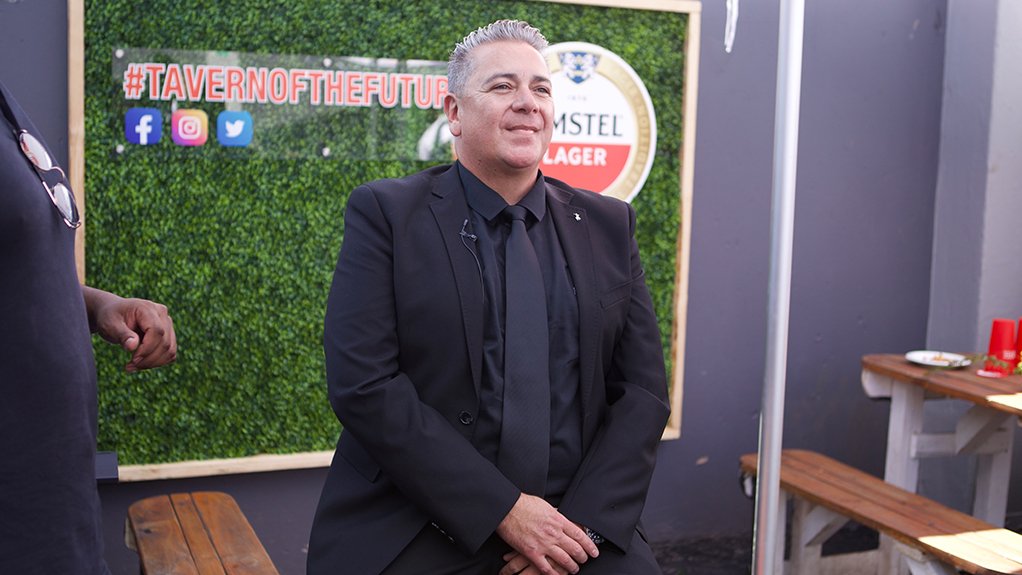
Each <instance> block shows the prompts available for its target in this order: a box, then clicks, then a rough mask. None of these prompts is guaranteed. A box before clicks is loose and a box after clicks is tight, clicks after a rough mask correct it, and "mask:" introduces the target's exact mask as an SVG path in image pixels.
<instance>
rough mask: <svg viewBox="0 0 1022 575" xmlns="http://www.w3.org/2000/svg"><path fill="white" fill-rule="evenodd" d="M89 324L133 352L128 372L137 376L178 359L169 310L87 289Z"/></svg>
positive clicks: (85, 290)
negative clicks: (141, 372) (139, 372)
mask: <svg viewBox="0 0 1022 575" xmlns="http://www.w3.org/2000/svg"><path fill="white" fill-rule="evenodd" d="M82 289H83V294H84V296H85V302H86V308H87V309H88V312H89V320H90V322H89V323H90V324H91V325H92V327H93V328H94V329H95V331H96V332H97V333H98V334H99V335H100V336H101V337H102V338H103V339H105V340H106V341H108V342H110V343H113V344H117V345H120V346H121V347H122V348H124V349H125V350H126V351H129V352H131V360H130V361H129V362H128V363H127V364H126V365H125V366H124V370H125V371H127V372H129V373H133V372H136V371H140V370H143V369H149V368H152V367H159V366H161V365H166V364H168V363H171V362H172V361H174V360H175V359H177V336H176V334H175V333H174V322H173V320H171V318H170V315H169V314H168V313H167V307H166V306H164V305H163V304H158V303H155V302H151V301H149V300H144V299H135V298H122V297H119V296H116V295H114V294H111V293H108V292H104V291H101V290H96V289H93V288H87V287H83V288H82Z"/></svg>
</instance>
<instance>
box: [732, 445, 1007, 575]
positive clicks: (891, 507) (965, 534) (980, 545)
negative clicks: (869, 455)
mask: <svg viewBox="0 0 1022 575" xmlns="http://www.w3.org/2000/svg"><path fill="white" fill-rule="evenodd" d="M741 464H742V469H743V470H744V471H745V472H747V473H750V474H755V473H756V471H757V469H756V468H757V457H756V454H747V455H743V456H742V457H741ZM780 480H781V484H782V486H783V487H784V489H785V490H786V491H788V492H789V493H792V494H794V495H796V496H798V497H801V498H804V499H806V500H808V501H812V502H813V503H816V504H818V505H822V506H824V507H826V508H828V509H832V510H834V511H836V512H838V513H840V514H842V515H845V516H847V517H849V518H851V519H854V520H855V521H857V522H859V523H862V524H863V525H866V526H867V527H870V528H873V529H876V530H877V531H880V532H882V533H885V534H887V535H889V536H891V537H893V538H894V539H897V540H898V541H901V542H903V543H905V544H907V545H910V546H912V547H915V548H919V549H922V550H924V551H926V552H928V553H930V554H931V555H933V556H934V557H936V558H937V559H938V560H941V561H944V562H946V563H948V564H951V565H954V566H955V567H956V568H959V569H963V570H966V571H969V572H970V573H977V574H988V573H990V574H1022V535H1019V534H1017V533H1014V532H1012V531H1009V530H1007V529H1001V528H996V527H994V526H992V525H989V524H987V523H985V522H983V521H981V520H979V519H976V518H974V517H971V516H969V515H966V514H964V513H960V512H958V511H956V510H953V509H950V508H947V507H944V506H943V505H940V504H939V503H937V502H935V501H932V500H930V499H927V498H925V497H922V496H919V495H916V494H914V493H909V492H907V491H905V490H903V489H900V488H898V487H895V486H893V485H891V484H888V483H885V482H884V481H882V480H880V479H878V478H876V477H873V476H871V475H869V474H866V473H863V472H862V471H859V470H857V469H855V468H853V467H850V466H847V465H844V464H842V463H840V462H837V461H835V460H833V459H830V458H828V457H826V456H823V455H820V454H817V453H813V452H809V451H801V450H785V451H784V452H783V455H782V461H781V479H780Z"/></svg>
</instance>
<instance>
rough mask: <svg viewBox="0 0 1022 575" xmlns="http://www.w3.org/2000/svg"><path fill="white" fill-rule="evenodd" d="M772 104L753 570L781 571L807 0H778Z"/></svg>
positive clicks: (760, 572) (767, 574) (761, 572)
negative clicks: (766, 290)
mask: <svg viewBox="0 0 1022 575" xmlns="http://www.w3.org/2000/svg"><path fill="white" fill-rule="evenodd" d="M780 15H781V19H780V33H779V36H778V53H777V102H776V108H775V110H774V165H773V168H774V173H773V200H772V203H771V213H770V288H769V290H770V291H769V309H768V313H767V320H768V322H767V323H768V325H767V357H766V372H765V376H764V385H763V409H762V411H761V412H760V423H759V425H760V428H759V473H758V475H759V478H758V480H757V482H756V525H755V531H756V532H755V542H754V544H753V558H754V559H753V560H754V561H755V565H754V573H756V574H757V575H770V574H773V573H775V572H779V567H780V566H781V564H782V562H783V560H784V557H783V556H779V554H781V553H783V551H784V549H783V541H779V540H778V535H779V533H778V529H777V525H778V522H780V521H784V516H782V515H781V514H780V513H781V505H780V503H781V500H780V498H781V495H780V475H781V443H782V438H783V435H784V382H785V372H786V368H787V352H788V312H789V307H790V305H789V304H790V299H791V251H792V248H791V245H792V237H793V235H794V228H795V175H796V171H797V170H796V168H797V165H798V161H797V160H798V115H799V96H800V92H801V89H802V32H803V27H804V26H803V25H804V16H805V0H781V14H780Z"/></svg>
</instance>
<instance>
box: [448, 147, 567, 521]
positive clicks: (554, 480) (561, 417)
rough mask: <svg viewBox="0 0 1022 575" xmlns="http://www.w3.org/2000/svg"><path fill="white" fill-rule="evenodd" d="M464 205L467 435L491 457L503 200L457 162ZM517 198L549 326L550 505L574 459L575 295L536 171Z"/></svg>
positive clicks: (501, 305) (499, 368) (500, 372)
mask: <svg viewBox="0 0 1022 575" xmlns="http://www.w3.org/2000/svg"><path fill="white" fill-rule="evenodd" d="M458 173H459V175H460V176H461V182H462V185H463V186H464V188H465V195H466V197H467V199H468V205H469V207H470V208H471V210H470V216H469V223H468V226H467V229H466V232H467V233H466V235H465V236H464V237H466V238H468V240H467V242H466V243H467V245H468V246H469V248H470V249H474V252H475V255H476V257H477V259H478V262H479V268H480V274H481V276H482V277H481V279H482V285H483V298H484V306H483V307H484V314H485V319H484V322H483V377H482V386H481V390H480V398H479V417H478V419H477V428H476V436H475V438H474V440H475V441H474V442H475V444H476V445H477V446H479V449H480V451H481V453H482V454H483V455H484V456H486V457H487V458H489V459H490V461H493V462H494V463H496V461H497V450H498V446H499V444H500V425H501V413H502V404H501V398H502V396H503V389H504V312H505V302H504V242H505V241H506V240H507V235H508V232H509V231H510V226H509V225H508V224H506V223H504V221H503V219H502V218H501V217H500V213H501V211H502V210H503V209H504V208H505V207H506V206H507V205H508V204H507V202H506V201H504V199H503V198H501V197H500V195H499V194H497V192H495V191H493V190H492V189H490V187H488V186H487V185H486V184H484V183H483V182H482V181H480V180H479V179H478V178H477V177H476V176H475V175H474V174H472V173H471V172H470V171H469V170H468V169H467V168H465V167H464V166H463V165H461V164H460V163H458ZM518 205H520V206H523V207H525V208H526V209H527V210H528V211H529V214H530V215H529V218H528V222H527V226H528V230H529V239H530V240H532V244H533V247H534V248H535V250H536V256H537V257H538V258H539V265H540V269H541V271H542V273H543V283H544V287H545V289H546V302H547V326H548V328H549V330H550V468H549V474H548V476H547V488H546V494H545V497H546V499H547V500H548V501H550V502H551V504H554V505H557V503H559V501H560V499H561V497H562V496H563V495H564V492H565V491H566V490H567V488H568V485H569V483H570V482H571V479H572V477H573V476H574V474H575V470H576V469H578V466H579V464H580V463H581V461H582V415H581V406H580V403H579V396H578V389H579V366H578V353H579V350H578V337H579V331H578V330H579V319H578V302H577V301H576V298H575V287H574V283H573V282H572V278H571V270H569V269H568V264H567V261H566V260H565V259H564V252H563V250H562V249H561V244H560V241H559V240H558V237H557V230H556V228H555V227H554V224H553V222H552V221H551V219H550V218H547V217H545V216H546V214H547V207H546V186H545V184H544V181H543V177H542V175H540V176H539V177H538V178H537V179H536V184H535V185H534V186H533V188H532V189H531V190H530V191H529V193H528V194H527V195H526V196H525V197H524V198H523V199H522V200H521V201H520V202H518Z"/></svg>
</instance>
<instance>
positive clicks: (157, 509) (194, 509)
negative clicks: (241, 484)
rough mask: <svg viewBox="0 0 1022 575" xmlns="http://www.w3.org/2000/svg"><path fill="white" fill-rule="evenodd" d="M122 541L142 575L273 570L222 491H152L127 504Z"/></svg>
mask: <svg viewBox="0 0 1022 575" xmlns="http://www.w3.org/2000/svg"><path fill="white" fill-rule="evenodd" d="M124 538H125V543H126V544H127V546H128V547H129V548H130V549H134V550H135V551H137V552H138V557H139V564H140V567H141V570H142V573H143V574H145V575H279V573H278V571H277V569H276V567H274V566H273V562H272V561H270V556H269V555H268V554H267V553H266V549H264V548H263V545H262V543H260V542H259V538H258V537H256V534H255V531H254V530H253V529H252V526H251V525H250V524H249V522H248V519H246V518H245V515H244V514H243V513H242V512H241V509H240V508H239V507H238V504H237V503H236V502H235V501H234V498H233V497H231V496H230V495H228V494H226V493H220V492H215V491H197V492H194V493H174V494H171V495H158V496H156V497H149V498H147V499H142V500H140V501H136V502H135V503H133V504H132V505H131V507H129V508H128V517H127V520H126V522H125V530H124Z"/></svg>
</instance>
